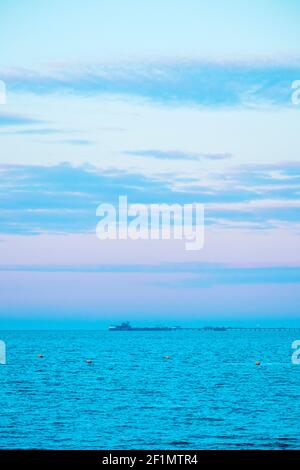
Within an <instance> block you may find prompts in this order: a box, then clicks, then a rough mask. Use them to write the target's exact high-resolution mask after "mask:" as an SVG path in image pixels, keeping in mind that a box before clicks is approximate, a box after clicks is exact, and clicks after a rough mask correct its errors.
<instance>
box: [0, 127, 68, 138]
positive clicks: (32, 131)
mask: <svg viewBox="0 0 300 470" xmlns="http://www.w3.org/2000/svg"><path fill="white" fill-rule="evenodd" d="M68 132H72V131H68V130H63V129H53V128H50V127H49V128H47V127H45V128H32V129H18V130H14V131H11V130H10V131H3V132H1V134H3V135H4V134H5V135H25V136H26V135H28V136H31V135H56V134H65V133H68Z"/></svg>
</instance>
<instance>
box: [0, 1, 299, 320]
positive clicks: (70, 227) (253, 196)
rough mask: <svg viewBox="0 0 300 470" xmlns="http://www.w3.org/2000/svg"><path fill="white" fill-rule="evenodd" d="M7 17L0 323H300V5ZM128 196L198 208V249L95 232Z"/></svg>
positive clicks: (41, 5)
mask: <svg viewBox="0 0 300 470" xmlns="http://www.w3.org/2000/svg"><path fill="white" fill-rule="evenodd" d="M0 18H1V28H0V44H1V54H0V80H1V81H2V82H4V84H5V87H6V104H0V181H1V185H0V210H1V212H0V316H1V319H2V327H3V328H6V327H20V328H21V327H22V328H23V327H26V326H28V325H29V326H30V327H31V326H32V327H47V326H49V327H52V326H63V327H72V326H78V325H79V326H85V327H86V326H87V327H88V326H91V325H92V326H93V327H94V326H99V325H100V326H101V325H107V324H108V323H110V322H115V321H119V320H127V319H128V320H131V321H132V322H133V323H134V322H135V323H145V322H147V323H153V322H155V323H167V324H169V323H172V324H173V323H175V324H177V323H182V324H194V323H197V324H208V323H217V324H220V323H228V324H229V323H230V324H240V323H247V324H250V323H251V324H271V323H272V324H280V325H281V324H282V325H285V324H298V321H299V319H300V289H299V282H300V154H299V135H300V104H299V105H297V104H296V103H295V102H293V101H292V96H293V93H295V89H293V88H292V84H293V82H295V81H296V80H300V50H299V47H300V28H299V22H300V4H299V2H298V1H297V0H286V1H282V0H260V1H258V0H253V1H252V2H249V1H246V0H245V1H244V0H211V1H209V2H206V1H199V0H185V1H180V0H165V1H158V0H152V1H151V2H150V1H143V2H141V1H138V0H109V1H104V0H103V1H102V0H86V1H84V2H83V1H79V0H52V1H51V2H41V1H38V0H27V1H26V2H23V1H21V0H2V1H1V2H0ZM299 96H300V93H299ZM119 195H127V197H128V200H129V202H134V203H146V204H149V203H179V204H184V203H191V202H199V203H202V204H204V205H205V245H204V249H203V250H201V251H198V252H187V251H185V250H184V242H181V241H172V240H170V241H166V240H162V241H145V240H144V241H141V240H140V241H100V240H98V239H97V238H96V232H95V229H96V225H97V222H98V219H97V217H96V208H97V206H98V204H99V203H101V202H111V203H116V202H117V200H118V197H119Z"/></svg>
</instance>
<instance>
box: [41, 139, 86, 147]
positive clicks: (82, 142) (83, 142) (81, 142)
mask: <svg viewBox="0 0 300 470" xmlns="http://www.w3.org/2000/svg"><path fill="white" fill-rule="evenodd" d="M47 143H52V144H66V145H78V146H82V147H84V146H86V145H93V144H94V143H95V142H94V141H93V140H88V139H65V140H53V141H50V142H49V141H48V142H47Z"/></svg>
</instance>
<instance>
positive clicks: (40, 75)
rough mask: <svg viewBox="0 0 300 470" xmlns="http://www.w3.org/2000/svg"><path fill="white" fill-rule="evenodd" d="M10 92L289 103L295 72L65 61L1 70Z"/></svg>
mask: <svg viewBox="0 0 300 470" xmlns="http://www.w3.org/2000/svg"><path fill="white" fill-rule="evenodd" d="M0 75H1V77H2V78H3V79H4V80H5V81H6V83H7V87H8V88H9V89H10V90H11V91H13V92H21V93H24V92H31V93H35V94H38V95H39V94H48V93H54V92H68V93H69V92H71V93H76V94H80V95H89V96H93V95H97V94H113V95H125V96H132V97H137V98H142V99H149V100H152V101H155V102H159V103H162V104H166V105H199V106H209V107H220V106H223V107H224V106H225V107H228V106H244V107H248V108H252V107H257V106H258V107H261V106H273V105H275V106H291V84H292V82H293V81H294V80H295V77H296V78H298V77H299V76H300V66H299V64H297V63H295V62H290V63H289V62H286V63H274V62H259V63H255V62H253V63H250V62H248V63H245V62H244V63H243V62H207V61H206V62H205V61H188V60H186V61H177V62H156V63H155V62H153V63H147V64H144V63H123V64H120V65H109V64H91V65H85V66H81V67H74V66H72V65H70V64H66V65H65V66H62V67H60V68H56V69H53V68H52V69H51V70H48V71H32V70H31V71H28V70H21V69H18V70H9V71H6V70H1V71H0Z"/></svg>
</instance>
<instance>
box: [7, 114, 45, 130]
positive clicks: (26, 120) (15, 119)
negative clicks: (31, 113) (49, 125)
mask: <svg viewBox="0 0 300 470" xmlns="http://www.w3.org/2000/svg"><path fill="white" fill-rule="evenodd" d="M41 122H42V121H40V120H38V119H33V118H31V117H28V116H23V115H21V114H13V113H3V112H0V127H1V126H21V125H24V124H40V123H41Z"/></svg>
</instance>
